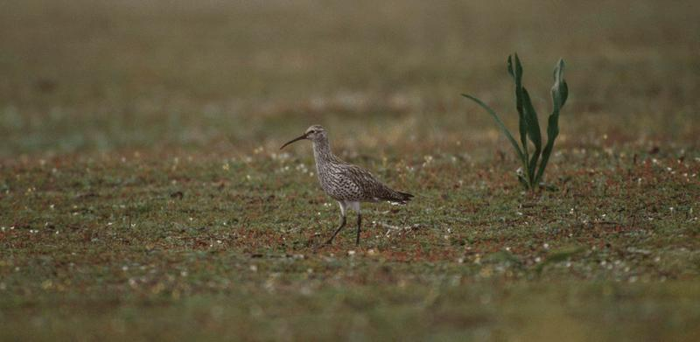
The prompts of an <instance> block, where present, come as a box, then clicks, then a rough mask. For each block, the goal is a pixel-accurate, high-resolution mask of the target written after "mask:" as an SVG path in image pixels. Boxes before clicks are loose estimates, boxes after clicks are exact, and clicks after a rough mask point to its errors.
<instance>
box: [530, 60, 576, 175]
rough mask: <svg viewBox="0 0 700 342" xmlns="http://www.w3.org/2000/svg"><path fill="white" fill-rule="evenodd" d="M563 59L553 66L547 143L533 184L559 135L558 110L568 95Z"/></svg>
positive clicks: (545, 163) (546, 161) (542, 172)
mask: <svg viewBox="0 0 700 342" xmlns="http://www.w3.org/2000/svg"><path fill="white" fill-rule="evenodd" d="M564 67H565V64H564V60H563V59H560V60H559V62H558V63H557V66H556V67H555V68H554V85H553V86H552V105H553V106H552V107H553V108H552V114H551V115H549V119H548V120H547V145H546V146H545V147H544V151H543V152H542V162H540V167H539V169H538V170H537V175H536V176H535V184H538V183H539V182H540V180H541V179H542V175H543V174H544V170H545V169H546V168H547V163H548V162H549V157H550V155H551V154H552V150H553V149H554V140H556V139H557V136H558V135H559V112H560V111H561V108H562V107H563V106H564V103H566V99H567V98H568V97H569V87H568V85H567V84H566V81H565V80H564Z"/></svg>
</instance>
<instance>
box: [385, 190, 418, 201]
mask: <svg viewBox="0 0 700 342" xmlns="http://www.w3.org/2000/svg"><path fill="white" fill-rule="evenodd" d="M411 198H413V195H411V194H409V193H407V192H400V191H394V193H393V194H392V196H391V198H389V199H388V200H389V202H396V203H399V204H406V203H408V201H410V200H411Z"/></svg>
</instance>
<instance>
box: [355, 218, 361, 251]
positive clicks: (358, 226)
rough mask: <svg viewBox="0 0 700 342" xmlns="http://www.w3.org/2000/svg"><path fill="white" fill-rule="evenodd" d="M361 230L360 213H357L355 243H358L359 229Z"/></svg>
mask: <svg viewBox="0 0 700 342" xmlns="http://www.w3.org/2000/svg"><path fill="white" fill-rule="evenodd" d="M361 230H362V214H360V213H357V239H356V240H355V245H357V246H359V245H360V231H361Z"/></svg>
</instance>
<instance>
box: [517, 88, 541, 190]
mask: <svg viewBox="0 0 700 342" xmlns="http://www.w3.org/2000/svg"><path fill="white" fill-rule="evenodd" d="M522 89H523V113H524V115H523V116H524V118H525V123H526V128H527V136H528V138H529V139H530V141H532V144H533V145H535V151H534V152H533V153H532V157H531V159H530V163H529V165H528V166H529V168H528V169H527V171H526V172H527V178H528V181H529V182H530V185H531V186H535V185H536V184H537V183H535V171H536V169H537V160H538V159H539V157H540V153H541V152H542V133H541V132H540V122H539V120H538V119H537V112H536V111H535V108H534V107H533V106H532V101H531V100H530V94H529V93H528V92H527V89H525V87H523V88H522Z"/></svg>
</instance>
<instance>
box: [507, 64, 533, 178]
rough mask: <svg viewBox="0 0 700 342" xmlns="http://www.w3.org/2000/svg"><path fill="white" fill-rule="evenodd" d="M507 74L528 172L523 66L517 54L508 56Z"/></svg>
mask: <svg viewBox="0 0 700 342" xmlns="http://www.w3.org/2000/svg"><path fill="white" fill-rule="evenodd" d="M513 60H515V65H513ZM508 74H510V76H511V77H512V78H513V81H514V82H515V109H517V111H518V128H519V131H520V143H521V144H522V147H523V154H524V155H525V169H526V170H528V169H529V167H528V163H529V161H528V159H530V155H529V153H528V151H527V124H526V120H525V115H524V113H523V66H522V65H521V64H520V58H518V54H517V53H515V54H513V56H512V57H511V56H508Z"/></svg>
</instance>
